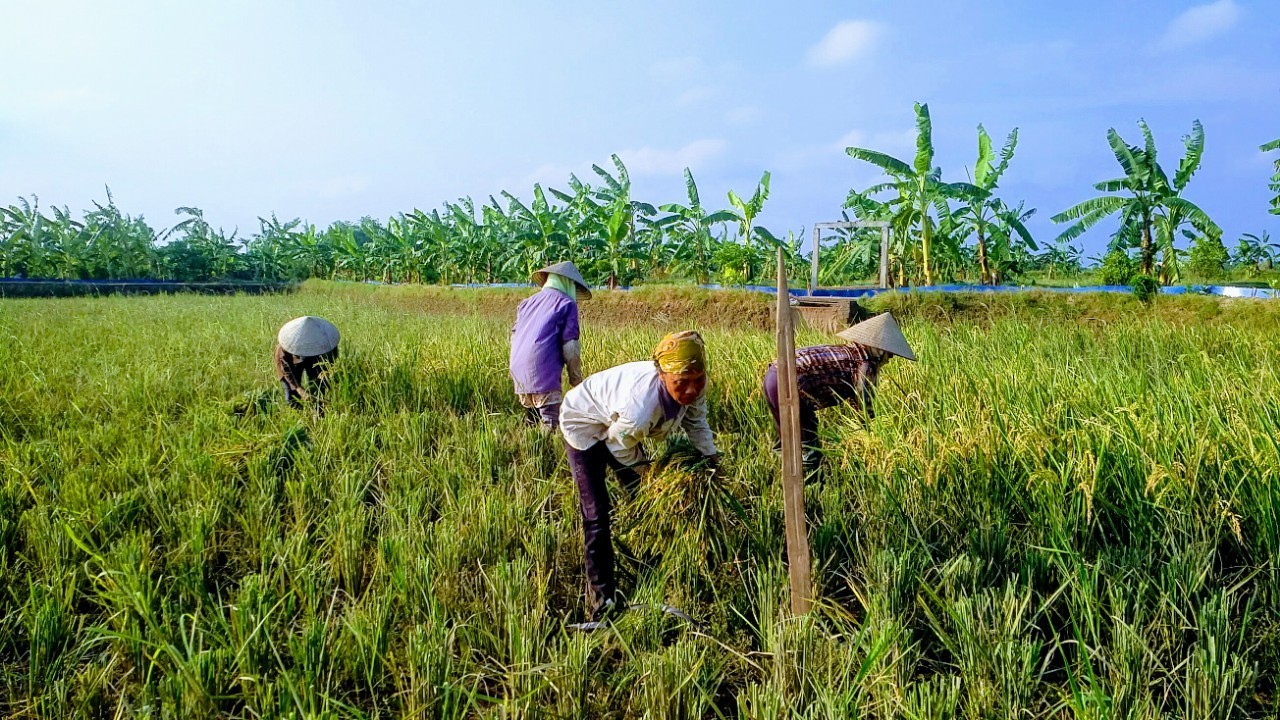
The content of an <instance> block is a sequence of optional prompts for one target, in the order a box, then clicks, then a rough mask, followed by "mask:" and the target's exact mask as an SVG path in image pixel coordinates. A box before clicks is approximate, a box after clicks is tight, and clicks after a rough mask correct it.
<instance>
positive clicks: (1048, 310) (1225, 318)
mask: <svg viewBox="0 0 1280 720" xmlns="http://www.w3.org/2000/svg"><path fill="white" fill-rule="evenodd" d="M303 292H312V293H321V294H326V295H333V296H339V297H347V298H351V299H353V300H355V299H359V300H361V301H363V302H374V303H379V304H383V305H386V306H388V307H396V308H402V309H405V310H411V311H414V312H422V313H430V314H436V315H453V316H471V315H476V314H481V315H486V316H490V317H495V318H502V319H506V320H514V319H515V312H516V306H517V305H518V304H519V303H520V301H521V300H523V299H524V298H526V297H528V296H529V295H530V294H531V293H532V289H531V288H510V289H506V288H494V289H469V288H467V289H462V288H448V287H437V286H423V285H362V284H359V283H333V282H314V281H309V282H307V283H306V284H305V285H304V286H303ZM773 307H774V297H773V296H772V295H770V294H766V293H757V292H750V291H745V290H703V289H700V288H694V287H681V286H670V285H654V286H649V287H642V288H637V289H635V290H629V291H608V290H596V291H595V292H594V295H593V297H592V299H591V300H588V301H584V302H582V303H581V304H580V308H581V312H582V320H583V322H586V323H591V324H594V325H636V324H647V325H658V326H661V327H672V328H675V327H681V326H687V327H720V328H728V327H734V328H754V329H757V330H772V329H773ZM885 311H891V312H893V314H894V316H895V317H897V318H898V319H899V320H901V321H909V320H923V321H927V322H931V323H939V324H948V323H989V322H992V321H994V320H997V319H1007V318H1019V319H1024V320H1027V321H1046V320H1047V321H1060V322H1077V323H1111V322H1117V321H1124V320H1133V319H1159V320H1164V321H1166V322H1170V323H1173V324H1178V325H1191V324H1223V325H1234V326H1240V327H1266V328H1275V329H1277V330H1280V301H1273V300H1245V299H1229V298H1220V297H1214V296H1204V295H1166V296H1160V297H1157V298H1156V299H1155V301H1154V302H1153V303H1151V304H1150V305H1147V304H1144V303H1142V302H1140V301H1139V300H1137V299H1136V298H1134V297H1133V296H1132V295H1127V294H1121V293H1081V294H1070V293H1057V292H1051V291H1035V290H1032V291H1027V292H1018V293H935V292H928V293H913V292H892V293H886V294H884V295H880V296H877V297H875V298H871V299H867V300H860V301H857V302H852V303H849V304H848V305H844V306H828V307H812V308H808V307H805V308H800V309H799V312H800V315H801V317H802V318H803V320H804V321H805V322H806V323H807V324H809V325H810V326H811V327H813V328H815V329H819V330H826V331H836V330H839V329H841V328H843V327H847V326H848V324H849V323H851V322H855V321H856V320H857V319H859V318H861V317H866V316H868V315H870V314H874V313H880V312H885Z"/></svg>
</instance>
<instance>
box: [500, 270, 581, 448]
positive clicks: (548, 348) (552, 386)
mask: <svg viewBox="0 0 1280 720" xmlns="http://www.w3.org/2000/svg"><path fill="white" fill-rule="evenodd" d="M533 281H534V282H536V283H537V284H539V285H541V286H542V291H541V292H539V293H537V294H536V295H534V296H532V297H529V298H525V300H524V301H522V302H521V303H520V306H519V307H518V308H516V324H515V325H514V326H512V328H511V357H510V363H509V364H510V368H511V379H512V380H513V381H514V382H515V388H516V397H517V398H519V399H520V404H521V405H523V406H524V408H525V421H526V422H528V423H529V424H531V425H536V424H538V423H541V424H542V425H543V427H546V428H548V429H551V430H554V429H555V428H556V426H557V425H559V423H560V403H561V398H562V386H561V384H560V376H561V375H562V374H563V373H564V370H565V369H566V368H568V370H569V384H570V385H571V386H577V385H578V383H581V382H582V352H581V349H580V347H579V345H578V302H577V300H578V296H579V295H581V296H582V297H583V299H590V298H591V289H590V288H588V287H587V282H586V281H585V280H583V279H582V275H581V274H579V273H578V268H576V267H574V266H573V263H571V262H562V263H556V264H555V265H550V266H548V267H545V268H543V269H541V270H539V271H538V272H536V273H534V274H533Z"/></svg>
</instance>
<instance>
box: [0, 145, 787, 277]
mask: <svg viewBox="0 0 1280 720" xmlns="http://www.w3.org/2000/svg"><path fill="white" fill-rule="evenodd" d="M611 160H612V163H613V169H612V170H605V169H603V168H601V167H599V166H592V170H593V172H595V174H596V175H597V176H598V178H599V179H600V181H601V184H600V185H598V186H592V185H590V184H588V183H586V182H583V181H582V180H580V179H578V178H577V177H576V176H573V175H570V176H569V180H568V189H567V190H560V189H556V188H544V187H543V186H542V185H541V184H535V185H534V187H533V193H532V199H531V200H528V201H526V200H522V199H521V198H519V197H517V196H515V195H514V194H512V193H509V192H505V191H504V192H502V193H500V194H499V197H494V196H490V197H489V198H488V202H482V203H480V204H478V205H477V203H476V202H475V201H474V200H472V199H471V198H469V197H468V198H460V199H459V200H457V201H456V202H447V203H445V204H444V205H443V207H441V208H438V209H435V210H431V211H430V212H427V211H424V210H419V209H415V210H413V211H412V212H410V213H402V214H398V215H395V216H392V217H390V218H387V219H385V220H382V219H376V218H370V217H365V218H362V219H360V221H359V222H345V221H340V222H336V223H334V224H332V225H330V226H329V227H328V228H324V229H319V228H317V227H315V226H314V225H311V224H309V223H306V222H304V221H302V220H301V219H292V220H287V221H282V220H280V219H279V218H277V217H276V216H275V215H274V214H272V215H271V216H270V218H269V219H268V218H259V228H258V232H257V233H256V234H254V235H252V236H251V237H248V238H246V239H243V240H242V239H239V238H238V237H237V233H236V232H232V233H230V234H228V233H226V232H225V231H224V230H223V229H221V228H214V227H213V226H212V225H210V224H209V222H208V221H206V219H205V217H204V213H203V211H201V210H200V209H199V208H195V207H182V208H178V209H177V210H176V211H175V212H176V214H177V215H179V216H180V218H179V220H178V222H177V223H176V224H175V225H174V226H173V227H172V228H170V229H168V230H165V231H163V232H155V231H153V230H152V229H151V228H150V227H149V226H148V225H147V224H146V222H145V221H144V220H143V219H142V218H141V217H138V218H134V217H131V216H129V215H126V214H124V213H122V212H121V211H120V210H119V209H118V208H117V207H116V205H115V203H114V200H113V199H112V198H111V194H110V190H108V192H107V199H108V202H107V204H106V205H105V206H104V205H98V204H96V203H95V209H94V210H91V211H89V212H87V213H85V215H84V217H83V219H81V220H77V219H75V218H73V217H72V214H71V212H70V211H69V210H68V209H66V208H57V207H54V208H51V209H50V210H48V211H44V210H42V209H41V208H40V206H39V202H38V200H37V199H36V198H32V199H31V200H30V201H28V200H27V199H26V198H20V199H19V200H18V203H17V204H15V205H12V206H10V207H5V208H0V278H5V277H26V278H59V279H132V278H138V279H143V278H155V279H165V280H180V281H207V280H237V279H263V280H301V279H306V278H319V279H344V280H375V281H379V282H384V283H446V284H448V283H493V282H527V281H528V280H529V276H530V275H531V274H532V273H533V271H534V270H536V269H538V268H539V267H542V266H544V265H547V264H549V263H552V262H556V261H559V260H572V261H574V262H575V263H577V264H578V266H579V268H580V269H581V270H582V272H583V273H584V276H585V277H586V278H587V280H588V281H589V282H592V283H593V284H599V285H606V286H609V287H617V286H620V285H626V284H629V283H632V282H637V281H642V280H662V279H667V278H670V277H677V278H691V279H697V280H699V281H702V282H705V281H706V280H707V279H708V278H709V277H710V276H712V275H714V274H715V273H716V272H717V271H718V270H719V269H720V267H719V266H718V265H717V264H716V261H715V258H716V257H717V256H718V250H719V248H720V246H721V245H722V244H725V243H736V244H739V245H743V246H745V247H747V248H748V254H750V255H752V257H751V258H750V260H749V261H748V262H739V260H742V258H741V257H739V256H735V257H734V262H735V263H736V266H735V268H730V269H729V274H730V275H735V274H740V273H742V272H743V268H748V272H750V273H751V275H750V276H749V277H746V278H745V279H744V280H743V281H744V282H745V281H752V280H755V281H758V280H761V279H768V278H770V277H772V272H771V266H769V264H768V262H767V260H768V259H769V258H772V256H773V253H774V252H776V249H777V248H778V247H779V246H780V245H781V244H782V243H781V241H780V240H778V238H777V237H776V236H774V234H773V233H771V232H770V231H769V230H768V229H767V228H765V227H763V226H761V225H760V224H759V222H758V217H759V215H760V213H761V212H762V211H763V208H764V203H765V201H766V200H767V198H768V195H769V182H770V181H769V173H767V172H766V173H764V174H763V175H762V177H761V179H760V182H759V184H758V186H757V188H756V190H755V192H754V193H753V194H752V196H751V197H750V198H748V199H743V198H741V197H740V196H738V195H737V194H736V193H733V192H730V193H729V201H730V204H731V206H732V208H733V209H731V210H729V209H726V210H712V209H708V208H704V207H703V205H702V203H701V199H700V196H699V193H698V188H697V185H696V184H695V182H694V180H693V175H692V174H691V173H688V172H687V171H686V179H687V191H688V198H689V200H688V204H667V205H663V206H662V208H663V212H665V213H668V214H666V215H661V214H660V213H659V210H658V208H656V207H655V206H654V205H652V204H650V203H646V202H641V201H638V200H636V199H634V198H633V197H632V195H631V179H630V176H629V175H628V173H627V168H626V166H625V165H624V164H623V163H622V160H621V159H620V158H618V156H616V155H614V156H612V157H611ZM499 198H501V199H499ZM796 251H798V246H797V248H796ZM728 254H729V255H732V254H733V253H731V252H730V253H728ZM740 255H741V254H740ZM759 273H763V275H760V274H759ZM735 276H736V275H735Z"/></svg>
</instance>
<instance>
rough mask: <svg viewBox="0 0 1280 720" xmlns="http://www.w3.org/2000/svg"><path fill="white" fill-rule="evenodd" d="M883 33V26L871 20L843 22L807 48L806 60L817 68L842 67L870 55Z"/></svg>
mask: <svg viewBox="0 0 1280 720" xmlns="http://www.w3.org/2000/svg"><path fill="white" fill-rule="evenodd" d="M883 32H884V26H883V25H881V24H880V23H877V22H872V21H871V20H845V21H844V22H842V23H839V24H837V25H836V26H835V27H833V28H831V30H830V31H828V32H827V34H826V35H824V36H823V38H822V39H821V40H819V41H818V44H817V45H814V46H813V47H811V48H809V52H808V53H807V54H806V59H807V60H808V61H809V64H810V65H814V66H817V67H831V66H833V65H843V64H844V63H847V62H849V61H851V60H855V59H857V58H860V57H865V56H866V55H867V54H868V53H870V52H871V50H872V48H874V47H875V44H876V42H877V41H878V40H879V38H880V36H881V35H882V34H883Z"/></svg>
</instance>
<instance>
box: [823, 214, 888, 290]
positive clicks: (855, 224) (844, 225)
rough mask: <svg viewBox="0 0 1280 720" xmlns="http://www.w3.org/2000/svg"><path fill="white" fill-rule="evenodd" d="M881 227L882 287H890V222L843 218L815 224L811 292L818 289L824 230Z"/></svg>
mask: <svg viewBox="0 0 1280 720" xmlns="http://www.w3.org/2000/svg"><path fill="white" fill-rule="evenodd" d="M864 227H865V228H880V287H881V288H887V287H889V233H890V232H891V231H890V230H889V223H887V222H884V221H881V220H866V221H863V220H841V221H839V222H825V223H818V224H816V225H814V226H813V268H812V270H811V272H810V275H809V294H810V295H813V292H814V291H815V290H817V289H818V248H819V247H820V246H821V245H822V231H823V230H845V229H854V228H864Z"/></svg>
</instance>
